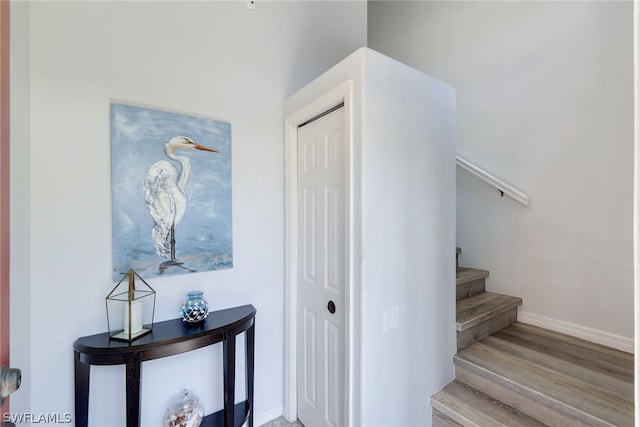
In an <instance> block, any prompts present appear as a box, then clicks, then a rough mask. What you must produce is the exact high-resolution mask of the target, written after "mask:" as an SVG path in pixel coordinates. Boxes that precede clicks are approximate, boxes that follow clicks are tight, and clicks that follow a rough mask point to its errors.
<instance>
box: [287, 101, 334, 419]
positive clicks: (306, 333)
mask: <svg viewBox="0 0 640 427" xmlns="http://www.w3.org/2000/svg"><path fill="white" fill-rule="evenodd" d="M297 151H298V224H299V225H298V251H299V252H298V269H297V270H298V277H297V288H298V310H297V324H298V328H297V330H298V339H297V342H298V348H297V367H298V368H297V390H298V392H297V394H298V396H297V401H298V418H299V419H300V421H302V423H303V424H304V425H305V426H307V427H321V426H336V427H338V426H344V425H345V422H346V420H345V388H346V387H345V380H344V378H345V374H344V372H345V349H344V345H345V311H346V310H345V289H344V288H345V262H346V260H345V169H346V165H345V116H344V108H339V109H337V110H335V111H333V112H331V113H329V114H327V115H325V116H323V117H321V118H319V119H317V120H314V121H312V122H310V123H308V124H305V125H304V126H301V127H300V128H299V129H298V150H297Z"/></svg>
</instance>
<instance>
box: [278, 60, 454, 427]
mask: <svg viewBox="0 0 640 427" xmlns="http://www.w3.org/2000/svg"><path fill="white" fill-rule="evenodd" d="M346 81H350V82H351V84H352V87H353V89H352V91H353V92H352V93H353V96H352V100H351V102H352V104H348V103H347V102H345V108H347V112H346V113H345V114H347V115H349V111H350V110H349V109H350V108H352V110H351V111H352V115H353V136H352V144H351V148H350V150H349V152H350V154H351V156H352V158H351V164H350V170H349V176H350V177H351V180H352V181H351V188H350V189H351V190H352V192H351V198H350V213H351V219H350V221H349V222H350V225H351V230H350V231H351V234H350V237H351V239H352V244H351V252H350V256H349V266H350V268H351V269H352V270H351V274H350V283H349V290H348V292H347V294H348V295H349V296H350V298H351V301H350V302H351V307H350V308H351V310H352V319H351V321H352V324H351V326H352V328H353V330H351V331H350V333H351V336H350V337H349V342H350V344H351V346H352V348H351V353H350V354H351V357H352V360H351V361H350V362H351V363H350V367H351V368H353V369H354V370H353V371H352V376H353V378H352V379H351V380H352V384H351V387H352V390H351V391H352V396H351V397H352V401H351V404H352V405H353V412H352V413H351V419H350V421H351V425H354V426H361V425H362V426H414V425H431V412H430V406H429V405H428V401H429V397H430V396H431V395H432V394H434V393H435V392H437V391H438V390H439V389H440V388H442V387H443V386H444V385H445V384H446V383H447V382H448V381H450V380H451V379H452V378H453V365H452V363H451V360H452V359H451V357H452V355H453V353H455V334H454V330H455V326H454V323H455V285H454V283H455V280H454V271H455V265H454V258H453V256H450V254H452V253H453V252H454V250H455V249H454V229H455V224H454V215H453V213H454V212H455V199H454V194H455V175H454V174H455V171H454V168H455V166H454V164H455V155H454V149H455V145H454V132H455V100H454V98H455V91H454V90H453V88H451V87H449V86H447V85H445V84H443V83H442V82H439V81H438V80H436V79H434V78H432V77H429V76H427V75H425V74H423V73H421V72H419V71H417V70H415V69H412V68H410V67H408V66H406V65H404V64H401V63H399V62H397V61H395V60H393V59H390V58H388V57H386V56H384V55H381V54H379V53H378V52H375V51H373V50H371V49H361V50H359V51H358V52H356V53H354V54H353V55H351V56H349V57H348V58H347V59H345V60H344V61H342V62H341V63H339V64H338V65H336V66H335V67H333V68H332V69H331V70H329V71H328V72H327V73H324V74H323V75H322V76H321V77H320V78H318V79H316V80H314V81H313V82H312V83H311V84H309V85H308V86H306V87H305V88H304V89H302V90H301V91H300V92H298V93H296V94H295V95H294V96H293V97H291V98H290V99H288V100H287V102H286V104H285V113H286V114H287V115H289V114H291V115H293V116H295V115H296V114H299V115H303V112H302V111H304V113H305V114H307V115H311V116H312V114H311V113H313V112H309V111H306V110H308V109H309V108H310V107H308V105H313V104H310V103H312V102H316V103H319V102H321V100H319V98H320V97H321V96H323V95H326V94H327V93H328V92H329V91H331V90H332V89H335V88H337V87H339V86H340V85H341V84H344V83H345V82H346ZM325 98H326V96H325ZM303 107H304V108H305V110H303ZM301 110H302V111H301ZM300 119H302V117H300ZM294 124H295V123H294ZM287 150H294V151H295V149H292V148H291V147H287ZM290 157H291V158H293V159H295V158H296V157H295V155H293V154H291V155H290ZM290 162H292V161H290ZM292 176H294V175H293V174H292ZM293 208H295V206H294V207H293ZM290 209H291V207H290ZM294 303H295V301H294ZM294 306H295V305H294ZM394 306H395V307H398V309H399V327H398V328H397V329H391V330H388V331H383V330H382V319H383V310H384V309H386V308H389V307H394ZM292 310H293V309H292ZM291 376H293V375H291Z"/></svg>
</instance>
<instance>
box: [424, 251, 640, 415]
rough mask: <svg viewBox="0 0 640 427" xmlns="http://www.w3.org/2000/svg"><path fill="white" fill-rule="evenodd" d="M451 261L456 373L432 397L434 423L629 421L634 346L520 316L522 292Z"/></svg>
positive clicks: (632, 407)
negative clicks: (615, 345) (498, 286)
mask: <svg viewBox="0 0 640 427" xmlns="http://www.w3.org/2000/svg"><path fill="white" fill-rule="evenodd" d="M459 255H460V249H459V248H458V249H457V252H456V260H457V259H458V257H459ZM456 269H457V280H456V285H457V286H456V287H457V292H456V299H457V304H456V329H457V338H458V353H457V354H456V355H455V356H454V358H453V359H454V365H455V372H456V377H455V379H454V380H453V381H452V382H450V383H449V384H447V385H446V386H445V387H444V388H443V389H442V390H441V391H439V392H438V393H436V394H435V395H433V396H432V397H431V404H432V407H433V418H432V422H433V426H435V427H439V426H447V427H451V426H478V427H485V426H486V427H493V426H512V427H520V426H522V427H528V426H558V427H565V426H612V427H613V426H615V427H623V426H633V425H634V419H633V416H634V406H633V354H629V353H625V352H622V351H618V350H615V349H611V348H608V347H604V346H602V345H599V344H594V343H591V342H588V341H584V340H580V339H577V338H574V337H570V336H567V335H563V334H559V333H556V332H552V331H548V330H545V329H541V328H538V327H535V326H531V325H526V324H522V323H518V322H517V307H518V305H520V304H522V300H521V299H520V298H515V297H511V296H507V295H500V294H494V293H490V292H486V290H485V282H486V279H487V278H488V277H489V272H488V271H486V270H478V269H473V268H465V267H460V266H458V263H457V262H456Z"/></svg>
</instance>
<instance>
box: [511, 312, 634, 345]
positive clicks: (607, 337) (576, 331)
mask: <svg viewBox="0 0 640 427" xmlns="http://www.w3.org/2000/svg"><path fill="white" fill-rule="evenodd" d="M518 321H519V322H522V323H528V324H530V325H533V326H539V327H541V328H545V329H549V330H550V331H554V332H560V333H562V334H567V335H571V336H572V337H576V338H581V339H583V340H587V341H591V342H594V343H597V344H602V345H606V346H607V347H612V348H615V349H617V350H622V351H626V352H627V353H633V352H634V345H633V339H632V338H627V337H622V336H620V335H614V334H610V333H608V332H603V331H599V330H597V329H591V328H586V327H584V326H580V325H575V324H573V323H569V322H564V321H562V320H556V319H551V318H549V317H544V316H540V315H538V314H533V313H527V312H523V311H518Z"/></svg>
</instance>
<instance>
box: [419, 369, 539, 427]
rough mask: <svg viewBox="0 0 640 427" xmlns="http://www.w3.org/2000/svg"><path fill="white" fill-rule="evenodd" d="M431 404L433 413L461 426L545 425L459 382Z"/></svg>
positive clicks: (448, 385) (523, 426)
mask: <svg viewBox="0 0 640 427" xmlns="http://www.w3.org/2000/svg"><path fill="white" fill-rule="evenodd" d="M431 403H432V405H433V409H434V410H437V411H439V412H440V413H442V414H444V415H446V416H447V417H448V418H450V419H452V420H453V421H455V422H456V423H458V424H460V425H462V426H467V427H471V426H474V427H484V426H496V427H498V426H506V427H510V426H519V427H543V426H544V424H542V423H540V422H539V421H536V420H535V419H533V418H531V417H530V416H528V415H526V414H523V413H522V412H520V411H518V410H517V409H515V408H513V407H511V406H509V405H507V404H505V403H503V402H501V401H499V400H497V399H494V398H492V397H491V396H489V395H487V394H484V393H482V392H481V391H479V390H476V389H475V388H473V387H470V386H468V385H466V384H464V383H462V382H460V381H457V380H453V381H452V382H450V383H449V384H447V385H446V386H445V387H444V388H443V389H442V390H440V391H439V392H438V393H436V394H435V395H433V396H432V397H431Z"/></svg>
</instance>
